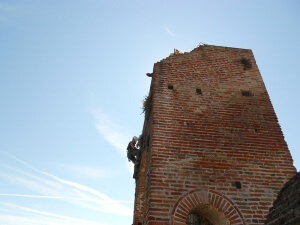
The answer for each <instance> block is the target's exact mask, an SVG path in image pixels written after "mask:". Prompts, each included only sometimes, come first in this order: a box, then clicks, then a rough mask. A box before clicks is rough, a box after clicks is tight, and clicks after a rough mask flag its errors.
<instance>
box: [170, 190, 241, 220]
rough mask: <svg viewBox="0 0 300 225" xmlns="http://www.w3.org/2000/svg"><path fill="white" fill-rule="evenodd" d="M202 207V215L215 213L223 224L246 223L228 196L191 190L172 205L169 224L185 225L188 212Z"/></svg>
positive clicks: (211, 191) (214, 192)
mask: <svg viewBox="0 0 300 225" xmlns="http://www.w3.org/2000/svg"><path fill="white" fill-rule="evenodd" d="M202 209H203V210H204V211H202V212H203V213H204V216H208V217H210V216H211V215H210V214H212V213H214V214H215V215H217V217H216V218H217V220H222V218H223V219H224V220H223V221H224V223H223V224H228V223H229V224H230V225H237V224H239V225H240V224H243V225H246V223H245V220H244V218H243V215H242V213H241V212H240V210H239V209H238V208H237V206H235V204H234V203H233V202H232V201H231V200H230V199H229V198H227V197H226V196H224V195H222V194H221V193H218V192H217V191H213V190H210V191H204V190H193V191H190V192H188V193H186V194H184V195H183V196H181V197H180V198H179V199H178V200H177V202H176V204H175V205H174V207H173V210H172V214H171V221H170V224H171V225H185V224H186V220H187V217H188V215H189V213H191V212H193V211H195V210H202ZM205 210H206V211H205ZM212 222H214V221H212ZM215 223H216V224H218V225H219V224H221V223H219V222H215Z"/></svg>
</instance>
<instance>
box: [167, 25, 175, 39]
mask: <svg viewBox="0 0 300 225" xmlns="http://www.w3.org/2000/svg"><path fill="white" fill-rule="evenodd" d="M165 31H166V32H167V33H168V34H169V35H170V36H171V37H174V34H173V32H172V31H171V30H170V28H169V27H167V26H165Z"/></svg>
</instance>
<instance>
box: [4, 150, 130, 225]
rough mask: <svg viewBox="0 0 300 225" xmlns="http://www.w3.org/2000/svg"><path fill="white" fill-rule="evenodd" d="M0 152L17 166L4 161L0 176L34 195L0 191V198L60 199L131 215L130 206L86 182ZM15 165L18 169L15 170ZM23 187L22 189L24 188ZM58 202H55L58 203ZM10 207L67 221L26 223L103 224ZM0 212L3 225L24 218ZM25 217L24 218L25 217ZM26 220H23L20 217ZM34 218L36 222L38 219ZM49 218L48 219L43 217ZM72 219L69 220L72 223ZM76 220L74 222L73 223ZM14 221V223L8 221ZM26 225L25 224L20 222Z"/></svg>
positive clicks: (103, 211)
mask: <svg viewBox="0 0 300 225" xmlns="http://www.w3.org/2000/svg"><path fill="white" fill-rule="evenodd" d="M0 153H2V155H6V156H8V157H10V158H11V159H13V160H14V161H15V162H17V165H14V166H9V165H6V164H3V163H2V164H0V167H2V170H5V172H2V171H1V172H0V177H1V178H4V179H8V180H10V182H13V183H14V184H15V185H17V186H20V187H22V188H23V190H26V189H27V190H30V191H31V192H34V193H36V194H27V193H21V194H20V193H0V197H5V199H7V198H32V199H51V200H57V201H64V202H65V203H67V204H72V205H73V206H76V207H79V208H82V209H89V210H93V211H96V212H100V213H105V214H115V215H118V216H132V209H131V208H129V207H127V206H125V205H124V204H122V202H121V201H117V200H114V199H112V198H110V197H109V196H107V195H106V194H103V193H101V192H99V191H97V190H95V189H93V188H91V187H88V186H86V185H82V184H79V183H76V182H73V181H70V180H66V179H62V178H60V177H58V176H56V175H54V174H51V173H48V172H45V171H42V170H39V169H37V168H35V167H33V166H31V165H30V164H28V163H27V162H25V161H23V160H20V159H19V158H17V157H15V156H13V155H11V154H8V153H6V152H1V151H0ZM19 168H22V170H21V169H19ZM24 188H25V189H24ZM58 204H59V203H58ZM3 206H6V207H8V206H9V203H6V202H2V207H1V204H0V210H3V209H5V208H3ZM10 208H14V209H17V210H19V214H20V213H21V211H26V212H31V213H34V214H38V215H43V216H47V217H51V218H52V219H53V218H55V219H58V218H59V219H60V220H63V219H66V220H67V221H69V222H65V223H63V222H62V221H56V222H53V221H52V222H53V223H39V222H32V220H31V219H30V220H29V221H28V224H30V223H31V224H47V225H48V224H51V225H52V224H53V225H54V224H55V225H56V224H63V225H68V224H91V225H96V224H97V225H102V224H103V223H99V222H92V221H85V222H83V221H82V220H80V219H74V221H75V222H74V221H73V219H72V220H71V219H70V218H68V217H66V216H63V215H56V214H54V213H51V212H42V211H40V210H39V209H34V208H32V207H31V208H28V207H25V206H22V205H11V204H10ZM19 214H18V215H10V214H9V215H4V216H3V215H1V214H0V221H6V223H5V224H10V223H9V221H14V220H20V221H21V219H24V218H23V216H20V215H19ZM27 220H28V218H27ZM24 221H26V219H25V220H24ZM36 221H39V220H38V219H37V220H36ZM47 221H51V220H47ZM72 221H73V222H72ZM76 221H77V222H76ZM12 224H17V223H12ZM22 224H26V223H22Z"/></svg>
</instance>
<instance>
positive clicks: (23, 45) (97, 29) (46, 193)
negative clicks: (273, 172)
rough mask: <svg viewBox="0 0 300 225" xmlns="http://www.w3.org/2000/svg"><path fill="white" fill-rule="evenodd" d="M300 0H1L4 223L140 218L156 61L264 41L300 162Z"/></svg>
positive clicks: (256, 48) (115, 222)
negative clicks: (136, 153) (137, 160)
mask: <svg viewBox="0 0 300 225" xmlns="http://www.w3.org/2000/svg"><path fill="white" fill-rule="evenodd" d="M299 24H300V3H299V1H296V0H294V1H292V0H289V1H277V0H272V1H267V0H266V1H260V0H253V1H238V0H229V1H156V0H154V1H151V2H150V1H122V0H119V1H117V0H114V1H104V0H84V1H83V0H51V1H50V0H48V1H46V0H45V1H38V0H36V1H34V0H27V1H21V0H19V1H17V0H9V1H5V0H0V104H1V110H0V137H1V138H0V223H1V225H17V224H18V225H19V224H22V225H34V224H37V225H54V224H55V225H77V224H78V225H79V224H85V225H120V224H131V223H132V210H133V200H134V187H135V184H134V180H133V179H132V165H130V164H129V163H128V161H127V160H126V157H125V151H126V146H127V143H128V141H129V140H130V138H131V137H132V136H133V135H139V134H140V133H141V130H142V126H143V119H144V118H143V114H141V112H142V109H141V107H142V99H143V98H144V96H145V95H147V93H148V90H149V85H150V78H148V77H147V76H146V75H145V74H146V73H148V72H152V68H153V64H154V63H155V62H157V61H159V60H161V59H163V58H165V57H166V56H168V55H169V54H170V53H171V52H173V49H174V48H177V49H179V50H180V51H182V52H189V51H191V50H192V49H193V48H195V47H197V45H199V44H200V42H203V43H206V44H211V45H221V46H229V47H238V48H247V49H252V50H253V52H254V55H255V58H256V61H257V64H258V66H259V68H260V71H261V74H262V77H263V79H264V82H265V85H266V87H267V90H268V92H269V95H270V98H271V101H272V104H273V106H274V108H275V111H276V114H277V116H278V119H279V123H280V125H281V127H282V130H283V133H284V135H285V140H286V142H287V143H288V146H289V149H290V151H291V154H292V156H293V159H294V165H295V167H296V168H297V170H298V171H299V168H300V154H299V149H300V144H299V141H298V138H299V132H298V128H299V127H300V119H299V112H300V106H299V99H298V96H299V93H298V89H299V84H300V81H299V80H300V78H299V77H300V76H299V75H300V74H299V68H298V65H299V61H300V56H299V52H300V45H299V40H300V26H299Z"/></svg>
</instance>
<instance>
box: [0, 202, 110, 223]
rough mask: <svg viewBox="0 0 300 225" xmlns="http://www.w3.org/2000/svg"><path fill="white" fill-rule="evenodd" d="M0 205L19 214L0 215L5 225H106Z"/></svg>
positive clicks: (4, 203)
mask: <svg viewBox="0 0 300 225" xmlns="http://www.w3.org/2000/svg"><path fill="white" fill-rule="evenodd" d="M0 205H2V206H5V207H6V208H9V209H12V210H14V212H20V213H19V215H13V214H11V215H0V221H2V222H4V223H5V225H10V224H11V225H15V224H22V225H33V224H37V225H82V224H85V225H106V224H104V223H100V222H94V221H89V220H81V219H76V218H72V217H69V216H63V215H60V214H56V213H49V212H46V211H42V210H36V209H32V208H28V207H21V206H18V205H15V204H10V203H6V202H0Z"/></svg>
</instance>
